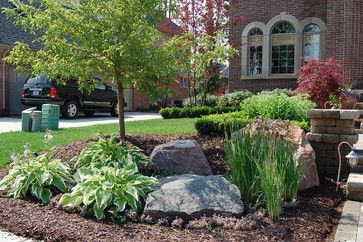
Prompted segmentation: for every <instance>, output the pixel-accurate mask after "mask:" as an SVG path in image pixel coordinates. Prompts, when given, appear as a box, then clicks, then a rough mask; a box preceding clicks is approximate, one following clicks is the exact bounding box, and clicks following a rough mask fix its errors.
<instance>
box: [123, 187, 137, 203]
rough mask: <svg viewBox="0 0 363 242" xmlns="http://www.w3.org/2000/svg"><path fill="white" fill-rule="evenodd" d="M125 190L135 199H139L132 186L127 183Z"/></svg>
mask: <svg viewBox="0 0 363 242" xmlns="http://www.w3.org/2000/svg"><path fill="white" fill-rule="evenodd" d="M125 191H126V192H127V193H128V194H130V195H131V196H133V197H134V198H135V200H139V194H138V192H137V189H136V188H135V187H134V186H130V185H127V186H126V189H125Z"/></svg>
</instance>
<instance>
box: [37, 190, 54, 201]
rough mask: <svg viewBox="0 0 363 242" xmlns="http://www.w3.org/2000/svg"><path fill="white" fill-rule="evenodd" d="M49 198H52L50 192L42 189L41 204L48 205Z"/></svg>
mask: <svg viewBox="0 0 363 242" xmlns="http://www.w3.org/2000/svg"><path fill="white" fill-rule="evenodd" d="M51 197H52V192H51V191H50V190H49V189H48V188H46V189H42V192H41V195H40V199H41V200H42V202H43V203H49V202H50V198H51Z"/></svg>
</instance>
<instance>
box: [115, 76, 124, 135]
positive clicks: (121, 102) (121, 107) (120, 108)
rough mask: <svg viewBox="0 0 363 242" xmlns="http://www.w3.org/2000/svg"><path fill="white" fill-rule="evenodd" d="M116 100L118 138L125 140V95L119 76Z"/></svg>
mask: <svg viewBox="0 0 363 242" xmlns="http://www.w3.org/2000/svg"><path fill="white" fill-rule="evenodd" d="M117 101H118V121H119V127H120V139H121V141H125V139H126V129H125V111H124V106H125V96H124V87H123V85H122V83H121V81H120V79H119V78H117Z"/></svg>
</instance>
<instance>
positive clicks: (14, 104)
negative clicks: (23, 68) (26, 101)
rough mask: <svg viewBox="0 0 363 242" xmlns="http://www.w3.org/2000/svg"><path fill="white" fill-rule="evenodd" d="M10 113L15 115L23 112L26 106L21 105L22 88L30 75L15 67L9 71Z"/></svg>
mask: <svg viewBox="0 0 363 242" xmlns="http://www.w3.org/2000/svg"><path fill="white" fill-rule="evenodd" d="M9 75H10V77H9V115H10V116H15V115H19V114H21V111H23V110H24V109H26V108H27V107H26V106H23V105H21V102H20V101H21V89H22V87H23V86H24V83H25V81H26V80H27V79H28V77H29V75H28V74H24V73H20V72H19V71H17V70H16V69H15V68H14V67H11V68H10V71H9Z"/></svg>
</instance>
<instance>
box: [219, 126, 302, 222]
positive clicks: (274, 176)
mask: <svg viewBox="0 0 363 242" xmlns="http://www.w3.org/2000/svg"><path fill="white" fill-rule="evenodd" d="M225 150H226V154H227V158H228V163H229V164H230V167H231V180H232V182H233V183H234V184H236V185H237V186H238V188H239V189H240V191H241V196H242V198H243V199H244V201H245V202H246V203H247V204H249V206H250V207H251V208H254V209H257V208H258V207H261V206H263V207H266V208H267V211H268V213H269V215H270V217H271V218H272V219H275V218H276V217H278V215H279V214H280V213H281V200H282V199H286V200H291V199H296V197H297V191H298V184H299V181H300V178H301V176H302V172H301V169H300V168H299V167H297V166H296V163H295V160H294V154H295V152H296V149H295V148H294V146H293V145H292V144H289V143H287V142H285V141H283V140H281V139H279V138H272V137H267V136H265V135H262V134H252V133H250V132H248V131H242V130H240V131H238V132H235V133H233V134H232V136H231V139H230V140H228V141H227V142H226V145H225Z"/></svg>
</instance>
